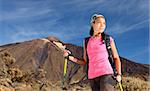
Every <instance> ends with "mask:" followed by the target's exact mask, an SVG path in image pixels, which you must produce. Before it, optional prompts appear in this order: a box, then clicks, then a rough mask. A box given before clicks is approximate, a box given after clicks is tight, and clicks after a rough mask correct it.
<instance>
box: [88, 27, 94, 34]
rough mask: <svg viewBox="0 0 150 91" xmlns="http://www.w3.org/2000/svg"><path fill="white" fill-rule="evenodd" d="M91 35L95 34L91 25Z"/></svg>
mask: <svg viewBox="0 0 150 91" xmlns="http://www.w3.org/2000/svg"><path fill="white" fill-rule="evenodd" d="M89 34H90V36H93V34H94V30H93V27H92V26H91V29H90V32H89Z"/></svg>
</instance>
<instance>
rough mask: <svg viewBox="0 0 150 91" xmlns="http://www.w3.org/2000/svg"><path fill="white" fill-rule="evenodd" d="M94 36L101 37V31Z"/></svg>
mask: <svg viewBox="0 0 150 91" xmlns="http://www.w3.org/2000/svg"><path fill="white" fill-rule="evenodd" d="M93 37H101V33H100V32H99V33H96V34H94V35H93Z"/></svg>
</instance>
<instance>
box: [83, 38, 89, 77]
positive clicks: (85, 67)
mask: <svg viewBox="0 0 150 91" xmlns="http://www.w3.org/2000/svg"><path fill="white" fill-rule="evenodd" d="M89 39H90V37H86V38H85V39H84V47H85V51H86V61H87V63H86V65H85V66H84V70H85V72H86V79H88V69H89V67H88V64H89V58H88V54H87V45H88V42H89Z"/></svg>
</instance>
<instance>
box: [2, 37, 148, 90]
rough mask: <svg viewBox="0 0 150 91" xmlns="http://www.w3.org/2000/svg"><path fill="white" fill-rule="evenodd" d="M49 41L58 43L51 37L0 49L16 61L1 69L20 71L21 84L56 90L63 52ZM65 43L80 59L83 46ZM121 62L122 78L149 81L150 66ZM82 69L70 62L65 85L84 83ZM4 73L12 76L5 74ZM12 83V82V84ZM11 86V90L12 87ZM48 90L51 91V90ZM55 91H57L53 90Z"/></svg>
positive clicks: (125, 59) (62, 62) (9, 45)
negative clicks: (49, 86)
mask: <svg viewBox="0 0 150 91" xmlns="http://www.w3.org/2000/svg"><path fill="white" fill-rule="evenodd" d="M52 41H60V40H59V39H58V38H56V37H53V36H50V37H47V38H43V39H34V40H30V41H25V42H19V43H13V44H7V45H2V46H0V53H1V54H5V53H6V54H7V53H8V54H10V56H9V57H12V58H14V59H15V62H13V63H12V64H10V65H5V66H6V67H4V68H7V71H10V68H11V69H13V68H17V69H19V70H20V71H21V72H22V76H21V77H20V80H19V81H20V82H22V80H23V79H25V80H24V82H26V83H30V84H31V83H34V82H35V83H36V81H40V82H41V83H40V85H39V84H38V85H39V86H41V88H39V89H42V87H43V86H47V85H45V84H46V82H48V83H49V85H51V86H52V87H53V88H55V86H56V87H60V85H61V81H62V78H63V65H64V57H63V53H62V51H61V50H60V49H59V48H58V47H57V46H55V45H54V44H53V43H52ZM64 44H65V45H66V46H67V49H69V50H70V51H71V52H72V54H73V55H74V56H75V57H77V58H79V59H83V48H82V47H80V46H76V45H73V44H68V43H64ZM3 56H5V55H3ZM120 59H121V62H122V73H123V75H124V77H129V76H130V77H135V78H138V79H140V80H142V81H148V80H149V67H150V65H144V64H139V63H135V62H133V61H131V60H128V59H127V58H123V57H120ZM3 60H4V59H1V61H3ZM4 63H5V62H0V65H4ZM5 64H6V63H5ZM82 69H83V66H81V65H78V64H75V63H73V62H71V61H69V62H68V69H67V79H66V84H69V83H70V84H75V83H80V82H82V81H83V82H84V81H85V80H84V79H83V77H84V76H85V73H83V72H82ZM1 71H4V69H1ZM16 72H17V71H16ZM1 73H2V72H1ZM1 73H0V76H1ZM6 74H8V75H9V76H11V75H10V74H9V73H7V72H6ZM1 77H2V78H4V75H2V76H1ZM10 78H11V79H10V80H11V81H13V79H12V77H10ZM17 79H18V78H17ZM81 79H82V80H81ZM32 80H33V81H32ZM15 81H16V82H19V81H18V80H14V82H15ZM14 82H11V85H12V84H13V83H14ZM43 84H44V85H43ZM80 85H81V84H80ZM82 86H83V85H82ZM11 87H12V88H13V87H15V86H11ZM30 87H32V88H33V87H34V86H32V85H31V86H30ZM83 88H84V87H83ZM51 90H54V89H52V88H51ZM0 91H1V90H0ZM36 91H38V90H36ZM47 91H49V90H47ZM54 91H56V89H55V90H54ZM75 91H76V90H75Z"/></svg>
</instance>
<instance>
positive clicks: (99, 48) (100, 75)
mask: <svg viewBox="0 0 150 91" xmlns="http://www.w3.org/2000/svg"><path fill="white" fill-rule="evenodd" d="M105 28H106V21H105V18H104V16H103V15H101V14H94V15H93V16H92V18H91V30H90V39H89V42H88V44H87V47H86V48H85V45H84V60H79V59H77V58H75V57H73V56H69V59H70V60H71V61H73V62H75V63H78V64H82V65H85V64H86V63H87V59H86V52H87V54H88V59H89V64H88V79H89V80H90V85H91V88H92V91H115V88H114V87H113V81H114V80H113V78H112V75H113V69H112V67H111V64H110V63H109V60H108V52H107V49H106V45H105V43H103V39H102V33H103V32H104V30H105ZM110 45H111V49H112V55H113V59H114V61H115V66H116V70H117V73H118V74H117V76H116V80H117V81H118V82H120V81H121V62H120V59H119V56H118V52H117V49H116V46H115V42H114V40H113V38H112V37H110ZM68 55H69V53H68V52H67V51H65V52H64V56H68Z"/></svg>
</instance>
